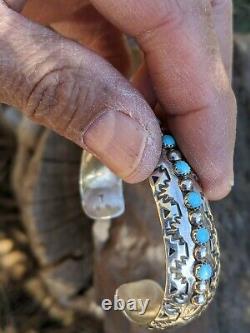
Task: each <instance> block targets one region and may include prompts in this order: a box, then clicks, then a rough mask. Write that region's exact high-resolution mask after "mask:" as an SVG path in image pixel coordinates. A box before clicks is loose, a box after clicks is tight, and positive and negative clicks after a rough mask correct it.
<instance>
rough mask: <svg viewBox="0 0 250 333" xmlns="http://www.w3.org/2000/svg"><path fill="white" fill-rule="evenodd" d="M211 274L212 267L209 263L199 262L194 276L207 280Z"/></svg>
mask: <svg viewBox="0 0 250 333" xmlns="http://www.w3.org/2000/svg"><path fill="white" fill-rule="evenodd" d="M212 275H213V268H212V266H211V265H210V264H208V263H206V264H201V265H200V266H199V267H198V269H197V271H196V276H197V278H198V279H199V280H203V281H206V280H209V279H210V278H211V276H212Z"/></svg>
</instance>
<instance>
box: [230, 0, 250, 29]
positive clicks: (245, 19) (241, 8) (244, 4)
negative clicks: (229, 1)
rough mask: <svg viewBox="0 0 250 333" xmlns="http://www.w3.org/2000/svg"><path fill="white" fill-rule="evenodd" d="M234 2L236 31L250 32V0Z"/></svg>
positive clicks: (234, 0)
mask: <svg viewBox="0 0 250 333" xmlns="http://www.w3.org/2000/svg"><path fill="white" fill-rule="evenodd" d="M233 3H234V31H235V32H241V33H249V32H250V0H233Z"/></svg>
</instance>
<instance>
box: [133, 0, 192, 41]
mask: <svg viewBox="0 0 250 333" xmlns="http://www.w3.org/2000/svg"><path fill="white" fill-rule="evenodd" d="M185 12H186V11H185V5H183V3H182V2H181V1H179V0H169V1H167V2H166V3H165V7H164V10H163V11H162V12H161V13H159V14H158V15H156V16H155V18H154V19H153V20H152V23H151V24H150V26H149V27H148V28H146V29H144V30H142V31H141V32H140V33H139V34H138V36H137V39H138V41H139V42H140V43H144V44H145V43H148V42H150V41H152V39H154V38H155V37H157V36H158V35H159V34H160V33H161V32H164V31H168V33H169V32H171V31H176V30H179V29H180V28H181V27H182V26H183V22H184V20H185Z"/></svg>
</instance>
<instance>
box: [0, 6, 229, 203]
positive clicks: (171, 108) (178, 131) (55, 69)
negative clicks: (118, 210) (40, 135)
mask: <svg viewBox="0 0 250 333" xmlns="http://www.w3.org/2000/svg"><path fill="white" fill-rule="evenodd" d="M69 3H70V5H69ZM0 17H1V21H0V50H1V51H0V52H1V58H0V86H1V91H0V101H1V102H4V103H7V104H10V105H13V106H16V107H18V108H19V109H20V110H21V111H22V112H23V113H24V114H26V115H27V116H28V117H30V118H31V119H32V120H34V121H35V122H38V123H40V124H43V125H45V126H47V127H49V128H51V129H53V130H55V131H56V132H58V133H59V134H61V135H63V136H65V137H67V138H68V139H70V140H72V141H74V142H75V143H76V144H78V145H80V146H81V147H83V148H86V149H88V150H89V151H91V152H92V153H93V154H95V155H96V156H97V157H98V158H99V159H100V160H101V161H102V162H103V163H104V164H106V165H107V166H109V167H110V168H111V169H112V170H113V171H114V172H116V173H117V174H118V175H119V176H121V177H122V178H123V179H124V180H125V181H128V182H131V183H135V182H139V181H142V180H144V179H145V178H147V177H148V176H149V175H150V173H151V172H152V171H153V169H154V168H155V166H156V164H157V162H158V159H159V156H160V151H161V130H160V128H159V124H158V121H157V118H156V115H155V114H157V116H158V117H159V118H160V119H161V121H162V124H163V125H164V127H166V128H167V129H169V130H170V131H171V132H172V133H173V134H174V136H175V137H176V140H177V142H178V145H179V146H180V149H181V150H182V152H183V153H184V155H185V157H186V158H187V160H188V161H189V163H190V164H191V166H192V167H193V169H194V170H195V171H196V172H197V174H198V175H199V177H200V181H201V184H202V187H203V190H204V192H205V193H206V194H207V196H208V198H209V199H214V200H216V199H220V198H223V197H224V196H225V195H227V194H228V192H229V191H230V189H231V186H232V185H233V151H234V142H235V127H236V102H235V97H234V94H233V92H232V89H231V83H230V80H231V67H232V66H231V65H232V4H231V1H229V0H214V1H211V0H185V1H184V0H183V1H181V0H168V1H166V0H155V1H151V0H137V1H132V0H105V1H103V0H91V1H89V2H88V1H85V0H82V1H80V0H75V1H70V2H69V1H67V0H60V1H58V0H57V1H56V0H50V1H49V0H32V1H31V0H30V1H24V0H6V1H3V0H0ZM35 21H36V23H35ZM45 25H46V26H49V28H48V27H45ZM120 31H121V32H123V33H126V34H129V35H131V36H133V37H134V38H135V39H136V40H137V42H138V44H139V45H140V47H141V50H142V52H143V54H144V63H143V64H142V66H141V68H140V69H139V70H138V71H137V72H136V73H134V75H133V79H132V83H130V82H129V81H128V79H126V77H128V73H129V68H130V63H129V56H128V50H127V49H126V46H125V45H124V43H123V39H122V37H121V33H120ZM154 112H155V113H154Z"/></svg>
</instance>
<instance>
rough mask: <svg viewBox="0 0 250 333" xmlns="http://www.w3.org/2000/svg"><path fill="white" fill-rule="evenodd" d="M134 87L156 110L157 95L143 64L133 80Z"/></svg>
mask: <svg viewBox="0 0 250 333" xmlns="http://www.w3.org/2000/svg"><path fill="white" fill-rule="evenodd" d="M131 82H132V83H133V86H134V87H135V88H136V89H137V90H138V91H140V93H141V94H142V95H143V97H144V98H145V99H146V101H147V102H148V104H149V105H150V106H151V107H152V108H154V107H155V105H156V102H157V98H156V94H155V92H154V88H153V85H152V82H151V79H150V77H149V74H148V69H147V66H146V65H145V64H142V65H141V66H140V67H139V68H138V70H137V71H136V72H135V74H134V75H133V77H132V78H131Z"/></svg>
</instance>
